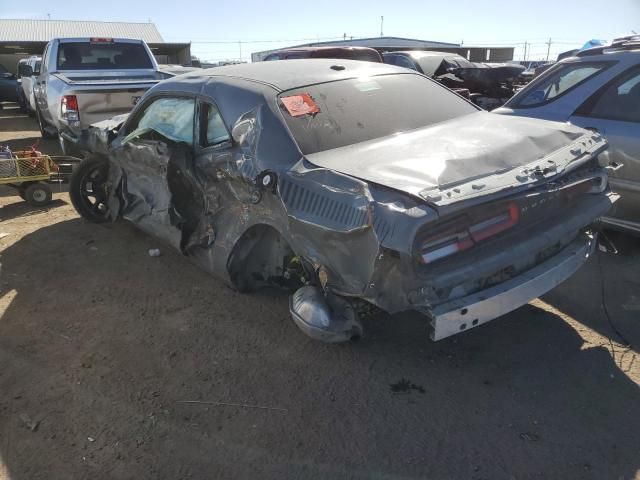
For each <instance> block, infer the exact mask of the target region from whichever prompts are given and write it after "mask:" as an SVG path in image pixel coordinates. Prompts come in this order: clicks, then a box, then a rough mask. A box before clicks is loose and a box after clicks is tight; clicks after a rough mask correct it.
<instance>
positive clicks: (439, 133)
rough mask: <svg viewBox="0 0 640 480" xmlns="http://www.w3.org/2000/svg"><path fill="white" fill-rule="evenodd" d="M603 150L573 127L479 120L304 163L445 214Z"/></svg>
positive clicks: (486, 116) (489, 117)
mask: <svg viewBox="0 0 640 480" xmlns="http://www.w3.org/2000/svg"><path fill="white" fill-rule="evenodd" d="M605 146H606V143H605V141H604V140H603V138H602V137H601V136H599V135H598V134H594V133H592V132H587V131H585V130H583V129H580V128H578V127H575V126H573V125H570V124H568V123H553V122H547V121H541V120H536V119H529V118H513V117H504V116H500V115H494V114H490V113H481V112H479V113H477V114H470V115H465V116H463V117H458V118H456V119H453V120H449V121H446V122H442V123H440V124H437V125H433V126H430V127H425V128H421V129H417V130H413V131H410V132H405V133H401V134H396V135H392V136H388V137H385V138H380V139H375V140H370V141H366V142H361V143H358V144H354V145H349V146H346V147H340V148H335V149H332V150H327V151H324V152H319V153H314V154H311V155H307V157H306V158H307V160H309V161H310V162H311V163H313V164H314V165H317V166H320V167H324V168H329V169H331V170H335V171H338V172H341V173H344V174H347V175H351V176H353V177H357V178H360V179H363V180H366V181H369V182H373V183H376V184H379V185H383V186H387V187H390V188H393V189H396V190H399V191H402V192H405V193H408V194H410V195H413V196H417V197H419V198H422V199H425V200H428V201H429V202H430V203H432V204H435V205H437V206H444V205H448V204H451V203H455V202H459V201H462V200H466V199H470V198H474V197H478V196H484V195H488V194H490V193H494V192H496V191H499V190H504V189H509V188H513V187H518V186H526V185H531V184H537V183H540V182H541V181H543V180H545V179H548V178H551V177H555V176H557V175H559V174H560V173H562V172H563V171H565V169H567V167H568V166H569V165H570V164H572V163H576V164H577V163H581V162H579V160H580V159H588V158H591V157H592V156H593V155H596V154H597V153H599V151H601V150H602V149H604V148H605Z"/></svg>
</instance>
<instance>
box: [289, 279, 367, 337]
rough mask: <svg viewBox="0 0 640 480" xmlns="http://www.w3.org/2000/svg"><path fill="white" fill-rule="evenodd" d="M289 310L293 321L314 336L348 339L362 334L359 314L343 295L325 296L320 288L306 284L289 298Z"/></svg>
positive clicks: (310, 335)
mask: <svg viewBox="0 0 640 480" xmlns="http://www.w3.org/2000/svg"><path fill="white" fill-rule="evenodd" d="M289 311H290V312H291V317H292V318H293V321H294V322H295V323H296V325H297V326H298V327H299V328H300V330H302V331H303V332H304V333H306V334H307V335H308V336H309V337H311V338H313V339H314V340H320V341H323V342H329V343H338V342H347V341H349V340H356V339H358V338H360V337H361V336H362V325H361V324H360V321H359V320H358V314H357V313H356V312H355V310H354V309H353V307H352V306H351V304H350V303H349V302H347V301H346V300H345V299H343V298H340V297H338V296H336V295H332V294H328V295H326V296H325V294H324V292H323V291H322V289H320V288H318V287H313V286H305V287H302V288H299V289H298V290H296V291H295V293H294V294H293V295H291V298H290V300H289Z"/></svg>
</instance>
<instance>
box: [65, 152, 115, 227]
mask: <svg viewBox="0 0 640 480" xmlns="http://www.w3.org/2000/svg"><path fill="white" fill-rule="evenodd" d="M108 174H109V162H108V161H107V160H104V159H102V158H97V157H89V158H85V159H84V160H82V162H80V164H79V165H78V166H77V167H76V168H75V169H74V170H73V173H72V174H71V180H70V181H69V197H70V198H71V203H72V204H73V206H74V208H75V209H76V211H77V212H78V213H79V214H80V216H81V217H82V218H84V219H86V220H89V221H90V222H93V223H102V222H106V221H108V220H109V207H108V205H107V200H108V198H109V189H110V186H109V183H108Z"/></svg>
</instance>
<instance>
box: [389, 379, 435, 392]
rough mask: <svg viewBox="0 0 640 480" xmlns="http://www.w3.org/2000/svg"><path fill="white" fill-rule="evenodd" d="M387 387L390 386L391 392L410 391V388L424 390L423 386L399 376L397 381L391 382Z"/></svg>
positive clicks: (418, 390)
mask: <svg viewBox="0 0 640 480" xmlns="http://www.w3.org/2000/svg"><path fill="white" fill-rule="evenodd" d="M389 387H391V392H392V393H411V391H412V390H414V391H416V392H420V393H425V392H426V391H425V389H424V387H423V386H421V385H416V384H415V383H413V382H411V381H410V380H407V379H406V378H401V379H400V381H399V382H396V383H392V384H390V385H389Z"/></svg>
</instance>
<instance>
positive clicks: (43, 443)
mask: <svg viewBox="0 0 640 480" xmlns="http://www.w3.org/2000/svg"><path fill="white" fill-rule="evenodd" d="M43 245H46V246H47V248H42V246H43ZM157 246H158V244H157V242H155V241H154V240H152V239H150V238H149V237H147V236H145V235H143V234H141V233H139V232H138V231H136V230H135V229H134V228H133V227H132V226H130V225H128V224H125V223H117V224H113V225H106V226H105V225H91V224H88V223H86V222H84V221H82V220H79V219H73V220H67V221H62V222H60V223H57V224H53V225H51V226H48V227H43V228H40V229H39V230H37V231H36V232H34V233H32V234H30V235H28V236H26V237H24V238H22V239H21V240H20V241H18V242H16V243H15V244H13V245H12V246H10V247H8V248H7V249H5V251H4V253H3V255H2V263H3V265H2V277H1V283H0V287H1V288H2V290H1V292H0V365H2V368H1V369H0V392H1V393H0V412H1V415H0V472H2V468H3V467H2V465H3V464H4V468H5V469H6V471H7V474H6V476H7V477H8V478H9V479H11V480H23V479H32V478H98V479H99V478H110V479H111V478H114V479H118V478H167V479H168V478H172V479H173V478H278V479H280V478H323V479H324V478H372V477H375V478H394V479H397V478H468V479H477V480H479V479H488V478H491V479H502V478H519V479H522V478H563V479H571V478H576V479H578V478H579V479H585V478H586V479H590V478H593V479H601V478H615V479H631V478H634V477H635V476H636V475H637V472H638V469H639V468H640V455H639V454H638V453H639V450H638V445H640V415H638V405H640V388H638V385H637V384H636V383H634V381H632V380H631V379H630V378H629V377H628V375H627V374H625V373H624V372H622V371H621V369H620V368H619V367H618V366H617V364H616V363H615V362H614V361H613V360H612V357H611V355H610V353H609V351H608V350H607V348H606V347H605V346H598V345H586V344H585V341H584V339H583V337H582V336H581V334H579V332H578V331H576V329H575V328H574V326H572V324H570V323H568V322H567V321H565V320H563V318H561V316H560V315H559V314H555V313H551V312H549V311H547V310H545V309H542V308H537V307H535V306H525V307H523V308H522V309H519V310H517V311H515V312H513V313H511V314H509V315H507V316H505V317H504V318H501V319H498V320H496V321H494V322H491V323H489V324H487V325H485V326H482V327H480V328H478V329H475V330H471V331H469V332H467V333H465V334H464V335H460V336H458V337H453V338H450V339H447V340H444V341H442V342H438V343H431V342H430V341H429V340H428V339H427V333H428V330H427V322H426V321H425V319H424V318H423V317H421V316H419V315H414V314H402V315H395V316H391V317H390V316H387V315H378V316H375V317H372V318H370V319H367V320H366V321H365V329H366V330H365V337H364V338H363V339H362V340H361V341H360V342H358V343H355V344H344V345H326V344H322V343H318V342H314V341H312V340H310V339H308V338H306V337H305V336H304V335H303V334H302V333H301V332H300V331H299V330H298V329H297V328H296V327H295V325H294V324H293V322H292V321H291V320H290V319H289V316H288V304H287V297H286V295H283V294H279V293H278V294H274V293H273V292H270V293H265V292H263V293H257V294H253V295H242V294H239V293H237V292H235V291H233V290H231V289H229V288H228V287H226V286H224V285H223V284H222V283H220V282H219V281H217V280H215V279H213V278H211V277H209V276H208V275H207V274H205V273H203V272H201V271H200V270H198V269H197V268H196V267H195V266H193V265H191V264H190V263H189V262H187V261H185V259H184V258H182V257H181V256H180V255H179V254H177V253H173V252H170V251H168V249H166V248H162V252H163V254H162V256H160V257H156V258H151V257H149V256H148V254H147V250H148V249H149V248H151V247H157ZM27 260H28V261H27ZM577 281H578V280H577ZM576 288H577V287H576ZM569 293H570V292H565V294H563V295H564V296H562V297H561V298H564V299H565V300H564V301H565V302H566V305H565V304H561V302H560V301H558V302H556V303H554V304H555V305H558V307H557V308H558V309H561V308H562V309H563V311H564V309H565V308H571V306H572V305H575V304H576V303H578V302H581V301H582V298H584V297H586V296H589V295H591V290H589V289H587V290H586V291H582V292H579V293H580V295H581V296H579V297H578V298H577V299H576V298H574V299H573V301H572V302H571V301H570V300H569V297H568V295H569ZM594 295H597V293H596V294H594ZM547 301H548V302H549V303H551V302H552V300H550V299H547ZM571 313H572V315H574V314H575V315H578V314H579V313H580V310H579V309H573V310H572V311H571ZM577 318H579V321H580V322H583V323H584V324H585V325H586V326H589V325H590V324H591V323H593V322H595V321H596V320H594V319H595V317H594V316H585V317H577ZM598 321H599V320H598ZM592 328H596V327H593V326H592ZM638 328H640V326H637V325H636V326H635V331H634V332H635V333H637V330H638ZM185 402H192V403H185ZM197 402H203V403H197ZM207 402H209V403H207Z"/></svg>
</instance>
